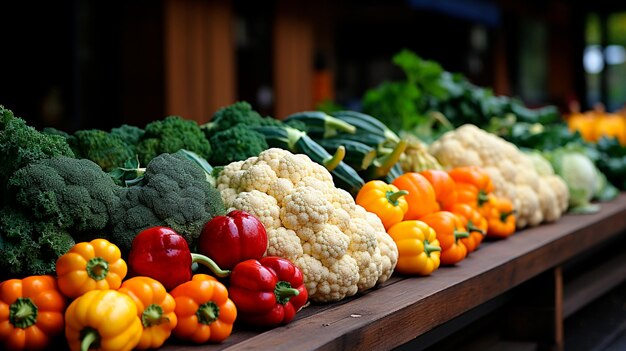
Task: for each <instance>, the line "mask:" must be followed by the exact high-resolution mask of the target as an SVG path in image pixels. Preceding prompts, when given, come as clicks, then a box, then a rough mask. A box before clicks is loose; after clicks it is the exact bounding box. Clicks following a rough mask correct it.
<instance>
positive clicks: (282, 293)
mask: <svg viewBox="0 0 626 351" xmlns="http://www.w3.org/2000/svg"><path fill="white" fill-rule="evenodd" d="M274 295H276V302H278V303H279V304H281V305H284V304H286V303H287V302H289V299H290V298H291V297H292V296H298V295H300V291H298V289H294V288H292V287H291V284H290V283H289V282H286V281H284V280H281V281H279V282H278V283H276V287H275V288H274Z"/></svg>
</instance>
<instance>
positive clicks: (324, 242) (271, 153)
mask: <svg viewBox="0 0 626 351" xmlns="http://www.w3.org/2000/svg"><path fill="white" fill-rule="evenodd" d="M217 188H218V189H219V190H220V192H221V194H222V198H223V199H224V201H225V204H226V206H227V207H228V208H229V209H235V208H236V209H241V210H244V211H247V212H250V213H251V214H253V215H255V216H257V217H258V218H259V220H260V221H261V222H262V223H263V224H264V225H265V227H266V229H267V237H268V248H267V252H266V254H267V255H272V256H280V257H284V258H287V259H289V260H291V261H292V262H294V263H295V264H296V265H297V266H298V267H299V268H300V269H301V270H302V272H303V274H304V281H305V285H306V287H307V290H308V292H309V297H310V299H311V300H312V301H316V302H330V301H338V300H341V299H343V298H345V297H346V296H351V295H354V294H356V293H357V292H359V291H364V290H367V289H370V288H372V287H374V286H375V285H376V284H379V283H382V282H384V281H386V280H387V279H389V277H390V276H391V274H392V273H393V269H394V268H395V265H396V263H397V261H398V249H397V247H396V245H395V243H394V241H393V239H392V238H391V237H390V236H389V235H388V234H387V232H386V231H385V228H384V227H383V225H382V222H381V221H380V219H379V218H378V217H377V216H376V215H374V214H372V213H369V212H367V211H365V209H363V207H361V206H359V205H356V204H355V202H354V198H353V197H352V196H351V195H350V194H349V193H348V192H346V191H345V190H341V189H338V188H336V187H335V186H334V184H333V180H332V176H331V174H330V173H329V172H328V171H327V170H326V169H325V168H324V167H323V166H321V165H319V164H317V163H315V162H313V161H311V160H310V159H309V157H308V156H306V155H301V154H297V155H294V154H292V153H290V152H289V151H286V150H282V149H269V150H266V151H263V152H262V153H261V154H259V155H258V157H251V158H249V159H248V160H245V161H238V162H233V163H231V164H229V165H227V166H225V167H224V169H223V171H222V172H221V173H220V175H219V177H218V179H217Z"/></svg>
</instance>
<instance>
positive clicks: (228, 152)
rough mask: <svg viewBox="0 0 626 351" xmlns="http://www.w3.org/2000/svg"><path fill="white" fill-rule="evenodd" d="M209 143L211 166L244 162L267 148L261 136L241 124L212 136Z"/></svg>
mask: <svg viewBox="0 0 626 351" xmlns="http://www.w3.org/2000/svg"><path fill="white" fill-rule="evenodd" d="M209 141H210V142H211V150H213V154H212V156H211V158H210V159H209V161H210V163H211V165H213V166H224V165H227V164H229V163H231V162H234V161H241V160H245V159H247V158H248V157H252V156H257V155H258V154H260V153H261V151H263V150H266V149H268V148H269V146H268V145H267V141H265V137H264V136H263V134H261V133H258V132H256V131H254V130H251V129H249V128H248V127H247V126H244V125H241V124H238V125H236V126H234V127H232V128H229V129H226V130H223V131H221V132H218V133H216V134H214V135H213V136H212V137H211V139H210V140H209Z"/></svg>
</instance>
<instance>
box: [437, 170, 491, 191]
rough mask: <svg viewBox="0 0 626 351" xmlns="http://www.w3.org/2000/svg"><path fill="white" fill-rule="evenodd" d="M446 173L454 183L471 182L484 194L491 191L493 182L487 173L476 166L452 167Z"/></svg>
mask: <svg viewBox="0 0 626 351" xmlns="http://www.w3.org/2000/svg"><path fill="white" fill-rule="evenodd" d="M448 174H449V175H450V177H452V179H454V181H455V183H457V184H458V183H467V184H472V185H474V186H476V187H477V188H478V190H479V191H482V192H484V193H486V194H489V193H491V192H492V191H493V182H492V181H491V177H489V174H488V173H487V172H486V171H485V170H484V169H482V168H481V167H478V166H464V167H456V168H452V169H451V170H449V171H448Z"/></svg>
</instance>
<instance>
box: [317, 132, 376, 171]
mask: <svg viewBox="0 0 626 351" xmlns="http://www.w3.org/2000/svg"><path fill="white" fill-rule="evenodd" d="M317 142H318V144H320V145H321V146H322V147H323V148H324V149H326V151H328V152H333V151H334V150H336V149H337V148H338V147H340V146H343V147H344V148H345V149H346V156H345V157H344V159H343V162H345V163H347V164H348V165H349V166H350V167H352V168H354V169H355V170H357V171H362V170H364V169H367V167H369V166H370V165H371V164H372V162H374V158H376V149H374V148H373V147H371V146H369V145H367V144H364V143H362V142H359V141H355V140H349V139H339V138H333V139H320V140H317Z"/></svg>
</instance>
